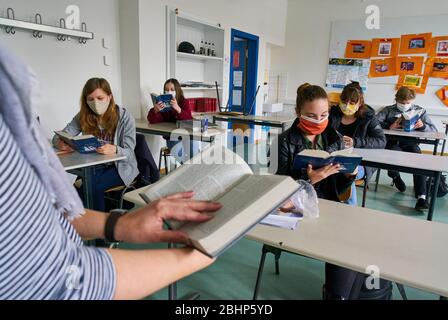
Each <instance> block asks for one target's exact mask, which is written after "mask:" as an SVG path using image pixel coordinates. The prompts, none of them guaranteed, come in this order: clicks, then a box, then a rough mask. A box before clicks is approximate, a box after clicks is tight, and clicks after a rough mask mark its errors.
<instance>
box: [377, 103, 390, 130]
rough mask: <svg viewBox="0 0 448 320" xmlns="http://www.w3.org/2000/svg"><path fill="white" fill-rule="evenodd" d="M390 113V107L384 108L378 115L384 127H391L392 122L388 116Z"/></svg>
mask: <svg viewBox="0 0 448 320" xmlns="http://www.w3.org/2000/svg"><path fill="white" fill-rule="evenodd" d="M388 114H389V110H388V108H387V107H386V108H383V109H382V110H381V111H380V112H379V113H378V114H377V115H376V118H377V119H378V121H379V123H380V125H381V127H382V128H383V129H389V128H390V124H389V123H388V122H387V117H388Z"/></svg>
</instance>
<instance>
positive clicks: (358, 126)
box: [330, 82, 387, 206]
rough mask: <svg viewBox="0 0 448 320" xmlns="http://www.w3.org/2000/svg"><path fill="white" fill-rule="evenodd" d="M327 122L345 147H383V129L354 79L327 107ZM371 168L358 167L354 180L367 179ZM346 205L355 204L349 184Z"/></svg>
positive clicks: (354, 195)
mask: <svg viewBox="0 0 448 320" xmlns="http://www.w3.org/2000/svg"><path fill="white" fill-rule="evenodd" d="M330 125H331V126H332V128H333V129H335V130H336V131H338V132H339V133H340V134H341V135H343V136H344V145H345V147H346V148H361V149H384V147H385V146H386V143H387V140H386V136H385V135H384V132H383V128H381V125H380V123H379V122H378V120H377V119H376V117H375V111H374V110H373V109H372V108H371V107H369V106H368V105H366V104H365V102H364V94H363V92H362V88H361V86H360V85H359V83H358V82H353V83H351V84H349V85H347V86H346V87H345V88H344V90H343V91H342V94H341V102H340V104H339V105H338V106H335V107H333V108H331V111H330ZM373 172H374V170H373V169H372V168H364V167H363V166H360V167H359V168H358V175H357V176H356V180H361V179H364V178H365V177H367V179H370V177H371V176H372V174H373ZM347 204H350V205H353V206H356V205H357V204H358V201H357V195H356V185H355V184H353V186H352V192H351V197H350V199H349V200H348V201H347Z"/></svg>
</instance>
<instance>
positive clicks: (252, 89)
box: [229, 29, 260, 115]
mask: <svg viewBox="0 0 448 320" xmlns="http://www.w3.org/2000/svg"><path fill="white" fill-rule="evenodd" d="M235 37H236V38H241V39H244V40H247V42H248V47H249V61H250V63H248V65H247V89H246V104H245V106H241V107H242V108H243V110H244V111H245V112H246V113H248V112H249V111H250V110H249V109H250V108H251V106H252V102H253V98H254V97H255V94H256V92H257V84H258V56H259V48H260V37H258V36H256V35H253V34H250V33H247V32H243V31H240V30H237V29H231V38H230V77H229V79H230V82H229V91H230V94H229V96H230V97H229V101H230V103H229V105H230V110H231V111H234V110H232V109H233V62H234V61H233V50H234V39H235ZM252 57H253V59H251V58H252ZM247 103H249V105H247ZM256 110H257V102H256V101H255V104H254V108H253V109H252V112H251V115H255V114H256Z"/></svg>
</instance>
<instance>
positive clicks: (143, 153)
mask: <svg viewBox="0 0 448 320" xmlns="http://www.w3.org/2000/svg"><path fill="white" fill-rule="evenodd" d="M135 157H136V158H137V166H138V171H139V173H140V176H139V179H138V182H137V184H138V185H139V186H138V187H144V186H147V185H150V184H152V183H155V182H157V181H159V180H160V172H159V168H158V167H157V165H156V162H155V161H154V158H153V156H152V153H151V151H150V150H149V147H148V144H147V143H146V140H145V136H144V135H142V134H137V136H136V144H135Z"/></svg>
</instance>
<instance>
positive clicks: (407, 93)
mask: <svg viewBox="0 0 448 320" xmlns="http://www.w3.org/2000/svg"><path fill="white" fill-rule="evenodd" d="M415 98H416V95H415V91H414V90H412V89H410V88H408V87H401V88H400V89H399V90H398V91H397V94H396V95H395V100H396V101H408V100H414V99H415Z"/></svg>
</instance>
